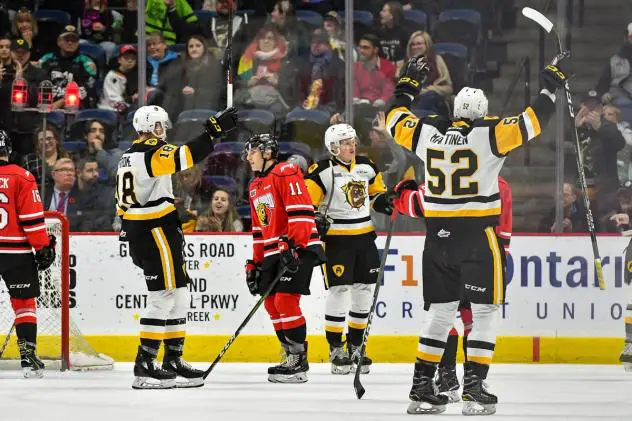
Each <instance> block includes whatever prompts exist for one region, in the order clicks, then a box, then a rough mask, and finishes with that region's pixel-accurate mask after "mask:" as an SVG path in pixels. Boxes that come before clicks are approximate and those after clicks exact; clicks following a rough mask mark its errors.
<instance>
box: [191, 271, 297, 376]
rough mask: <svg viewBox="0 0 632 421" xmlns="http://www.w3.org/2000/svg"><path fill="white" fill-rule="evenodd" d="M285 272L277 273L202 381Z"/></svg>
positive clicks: (209, 372)
mask: <svg viewBox="0 0 632 421" xmlns="http://www.w3.org/2000/svg"><path fill="white" fill-rule="evenodd" d="M286 271H287V268H283V269H281V272H279V274H278V275H277V277H276V278H274V279H273V280H272V282H270V285H269V286H268V289H267V290H266V291H265V292H264V293H263V294H261V298H259V301H257V303H256V304H255V306H254V307H253V308H252V310H250V313H248V315H247V316H246V318H245V319H244V321H243V322H241V324H240V325H239V327H238V328H237V330H236V331H235V333H234V334H233V336H232V337H231V338H230V339H229V340H228V342H226V345H224V348H222V350H221V351H220V352H219V354H217V357H215V361H213V364H211V366H210V367H209V368H208V370H206V371H205V372H204V376H203V378H204V379H206V378H207V377H208V375H209V374H211V371H213V369H214V368H215V366H216V365H217V363H219V360H221V359H222V357H223V356H224V354H226V351H228V348H230V346H231V345H232V344H233V342H235V339H237V336H239V333H240V332H241V330H242V329H243V328H244V327H245V326H246V325H247V324H248V322H249V321H250V319H252V316H254V315H255V313H256V312H257V310H258V309H259V307H261V304H263V302H264V301H265V299H266V298H268V295H270V293H271V292H272V290H273V289H274V288H275V287H276V285H277V284H278V283H279V281H280V280H281V277H282V276H283V275H285V272H286Z"/></svg>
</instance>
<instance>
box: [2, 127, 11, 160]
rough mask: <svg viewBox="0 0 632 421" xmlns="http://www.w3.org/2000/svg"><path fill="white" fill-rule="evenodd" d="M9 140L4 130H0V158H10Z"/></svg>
mask: <svg viewBox="0 0 632 421" xmlns="http://www.w3.org/2000/svg"><path fill="white" fill-rule="evenodd" d="M12 150H13V149H12V148H11V138H10V137H9V134H8V133H7V132H6V131H5V130H0V156H6V157H7V158H8V157H10V156H11V151H12Z"/></svg>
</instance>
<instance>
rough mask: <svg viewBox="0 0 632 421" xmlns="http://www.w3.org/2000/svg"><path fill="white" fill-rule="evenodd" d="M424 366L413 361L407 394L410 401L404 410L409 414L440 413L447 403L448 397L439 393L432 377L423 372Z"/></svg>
mask: <svg viewBox="0 0 632 421" xmlns="http://www.w3.org/2000/svg"><path fill="white" fill-rule="evenodd" d="M426 368H427V366H426V364H424V363H419V362H418V363H415V374H414V375H413V387H412V388H411V389H410V393H409V394H408V398H409V399H410V400H411V401H412V402H411V403H410V404H409V405H408V409H407V410H406V412H408V413H409V414H415V415H417V414H440V413H442V412H444V411H445V406H446V404H447V403H448V397H447V396H444V395H440V394H439V388H438V387H437V385H436V384H435V382H434V380H433V379H432V377H430V376H427V375H426V374H425V370H426Z"/></svg>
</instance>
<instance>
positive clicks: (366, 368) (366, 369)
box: [347, 342, 373, 374]
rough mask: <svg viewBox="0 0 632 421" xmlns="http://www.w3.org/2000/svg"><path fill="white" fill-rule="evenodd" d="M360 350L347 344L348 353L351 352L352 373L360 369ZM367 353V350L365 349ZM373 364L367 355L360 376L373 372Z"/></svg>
mask: <svg viewBox="0 0 632 421" xmlns="http://www.w3.org/2000/svg"><path fill="white" fill-rule="evenodd" d="M360 348H361V347H359V346H357V345H351V344H350V343H348V342H347V351H348V352H349V359H350V360H351V363H352V364H351V371H353V372H354V373H355V371H356V368H357V367H358V358H360ZM365 351H366V349H365ZM371 364H373V360H372V359H370V358H369V357H367V355H366V354H364V356H363V357H362V371H361V372H360V374H369V373H370V372H371Z"/></svg>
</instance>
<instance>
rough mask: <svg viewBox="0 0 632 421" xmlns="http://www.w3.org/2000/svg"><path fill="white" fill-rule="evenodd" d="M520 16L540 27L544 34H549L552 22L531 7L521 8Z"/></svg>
mask: <svg viewBox="0 0 632 421" xmlns="http://www.w3.org/2000/svg"><path fill="white" fill-rule="evenodd" d="M522 15H523V16H524V17H525V18H527V19H531V20H532V21H534V22H535V23H537V24H538V25H540V26H541V27H542V29H544V30H545V31H546V32H551V30H552V29H553V22H551V21H550V20H549V18H547V17H546V16H544V15H543V14H542V13H540V12H538V11H537V10H535V9H533V8H531V7H523V8H522Z"/></svg>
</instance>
